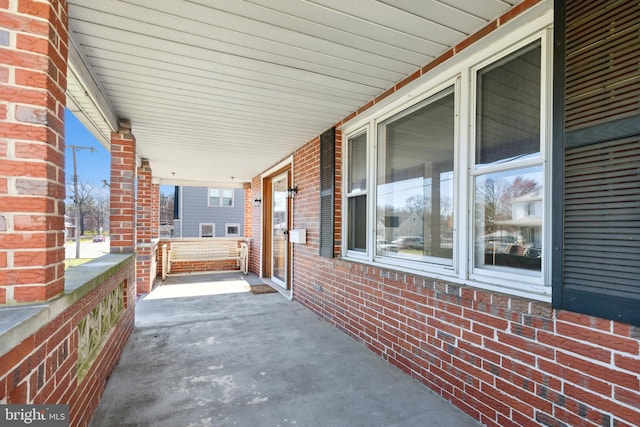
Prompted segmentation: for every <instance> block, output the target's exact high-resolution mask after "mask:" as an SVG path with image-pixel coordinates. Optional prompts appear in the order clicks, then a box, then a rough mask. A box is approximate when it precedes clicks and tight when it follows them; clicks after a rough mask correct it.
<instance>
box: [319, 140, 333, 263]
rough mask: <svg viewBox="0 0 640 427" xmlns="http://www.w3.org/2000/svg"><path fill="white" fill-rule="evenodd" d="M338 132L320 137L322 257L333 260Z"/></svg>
mask: <svg viewBox="0 0 640 427" xmlns="http://www.w3.org/2000/svg"><path fill="white" fill-rule="evenodd" d="M335 140H336V130H335V128H331V129H329V130H327V131H326V132H324V133H323V134H322V135H320V256H324V257H329V258H333V244H334V234H333V228H334V205H333V202H334V190H335V159H336V143H335Z"/></svg>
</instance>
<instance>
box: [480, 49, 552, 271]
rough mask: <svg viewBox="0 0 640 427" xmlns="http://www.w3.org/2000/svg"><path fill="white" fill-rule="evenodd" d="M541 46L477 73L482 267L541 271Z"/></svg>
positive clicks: (518, 53) (519, 53) (510, 56)
mask: <svg viewBox="0 0 640 427" xmlns="http://www.w3.org/2000/svg"><path fill="white" fill-rule="evenodd" d="M541 56H542V55H541V44H540V41H536V42H534V43H532V44H530V45H528V46H526V47H524V48H522V49H520V50H518V51H516V52H514V53H512V54H511V55H509V56H507V57H506V58H503V59H501V60H499V61H497V62H495V63H493V64H490V65H488V66H486V67H484V68H481V69H480V70H478V71H477V77H476V85H477V89H476V98H477V99H476V105H477V107H476V139H475V168H474V171H473V175H474V204H475V209H474V212H475V220H474V236H473V237H474V243H475V246H474V247H475V250H474V252H475V257H474V260H475V261H474V267H475V268H489V269H496V268H497V269H505V270H504V271H508V270H512V271H514V270H516V269H517V270H519V272H520V273H525V272H538V273H539V272H540V271H541V270H542V259H543V257H542V246H543V239H542V236H543V234H542V222H543V215H542V212H543V201H544V197H543V196H544V192H543V182H544V179H543V168H542V156H541V137H540V136H541V131H540V129H541V126H540V117H541V116H540V113H541V112H540V100H541Z"/></svg>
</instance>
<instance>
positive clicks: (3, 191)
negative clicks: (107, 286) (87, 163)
mask: <svg viewBox="0 0 640 427" xmlns="http://www.w3.org/2000/svg"><path fill="white" fill-rule="evenodd" d="M66 23H67V4H66V1H55V0H54V1H51V2H45V3H41V2H33V1H20V2H18V1H12V2H7V1H3V2H0V36H1V37H0V58H2V59H0V62H1V63H2V65H0V304H6V303H14V302H18V303H20V302H33V301H44V300H48V299H50V298H52V297H55V296H56V295H58V294H59V293H60V292H62V290H63V289H64V263H63V260H64V194H65V175H64V149H65V143H64V107H65V105H66V95H65V91H66V87H67V81H66V72H67V64H66V58H67V51H68V45H67V43H68V34H67V29H66V27H67V26H66Z"/></svg>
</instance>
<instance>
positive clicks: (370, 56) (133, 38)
mask: <svg viewBox="0 0 640 427" xmlns="http://www.w3.org/2000/svg"><path fill="white" fill-rule="evenodd" d="M515 3H519V1H504V0H473V1H469V0H466V1H462V0H441V1H438V0H379V1H378V0H358V1H353V0H304V1H303V0H233V1H229V0H171V1H168V0H167V1H158V0H101V1H95V0H70V1H69V26H70V38H71V39H72V42H73V45H74V46H75V47H76V48H77V50H78V52H79V55H78V56H77V57H74V58H72V59H71V62H72V63H71V66H72V67H71V68H72V69H73V68H75V67H74V63H78V62H81V63H82V64H83V65H84V66H85V67H86V70H88V74H89V78H87V73H84V74H82V73H78V74H80V75H77V76H76V75H74V76H71V77H70V78H69V89H68V94H69V97H68V99H69V108H70V109H72V111H74V113H75V114H76V115H78V116H79V118H80V119H81V120H82V121H83V122H84V123H85V124H88V125H89V126H88V127H89V128H90V130H91V131H92V132H94V134H96V135H97V136H98V138H99V139H100V140H101V141H103V142H104V143H105V145H107V146H108V140H109V132H110V130H111V129H112V128H113V123H114V121H113V120H110V121H109V120H104V118H105V117H107V118H109V117H118V118H121V119H127V120H130V121H131V123H132V127H133V133H134V135H135V136H136V141H137V146H138V154H139V157H141V158H146V159H148V160H149V161H150V164H151V168H152V170H153V174H154V176H155V177H156V178H160V180H161V182H162V183H165V184H172V183H184V184H186V183H193V184H198V185H207V184H208V183H227V184H237V183H240V182H247V181H250V180H251V178H252V177H254V176H256V175H258V174H260V173H261V172H263V171H264V170H266V169H268V168H269V167H271V166H272V165H273V164H275V163H277V162H278V161H279V160H281V159H283V158H285V157H286V156H288V155H290V154H291V153H293V151H294V150H295V149H297V148H299V147H300V146H301V145H303V144H304V143H306V142H307V141H309V140H311V139H312V138H314V137H316V136H317V135H319V134H320V133H322V132H323V131H324V130H326V129H327V128H329V127H331V126H332V125H333V124H335V123H337V122H338V121H340V120H341V119H342V118H344V117H345V116H347V115H349V114H350V113H352V112H353V111H355V110H357V109H358V108H359V107H361V106H362V105H364V104H366V103H367V102H368V101H369V100H371V99H373V98H375V97H376V96H377V95H379V94H380V93H382V92H384V91H385V90H387V89H388V88H390V87H392V86H393V85H394V84H395V83H397V82H398V81H401V80H402V79H404V78H405V77H406V76H408V75H411V74H412V73H414V72H415V71H416V70H418V69H419V68H420V67H422V66H424V65H425V64H427V63H428V62H429V61H431V60H432V59H433V58H435V57H437V56H438V55H440V54H442V53H443V52H445V51H446V50H448V49H449V48H450V47H451V46H453V45H455V44H457V43H458V42H460V41H462V40H463V39H464V38H466V37H467V36H468V35H469V34H472V33H474V32H476V31H477V30H478V29H480V28H482V27H483V26H484V25H486V24H487V23H488V22H490V21H491V20H493V19H495V18H496V17H497V16H499V15H500V14H502V13H504V12H506V11H507V10H509V8H510V7H512V5H513V4H515ZM86 80H91V81H93V84H87V83H86ZM231 177H233V179H231Z"/></svg>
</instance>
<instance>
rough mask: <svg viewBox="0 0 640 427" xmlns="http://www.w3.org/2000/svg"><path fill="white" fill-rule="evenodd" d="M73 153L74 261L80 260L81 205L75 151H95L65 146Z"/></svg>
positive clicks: (78, 146) (90, 148) (91, 148)
mask: <svg viewBox="0 0 640 427" xmlns="http://www.w3.org/2000/svg"><path fill="white" fill-rule="evenodd" d="M67 148H71V150H72V151H73V204H74V205H75V207H76V259H77V258H80V209H81V208H82V203H80V198H79V197H78V169H77V167H76V151H78V150H89V151H91V152H92V153H94V152H95V151H96V149H95V148H94V147H86V146H82V145H73V144H71V145H67Z"/></svg>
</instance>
